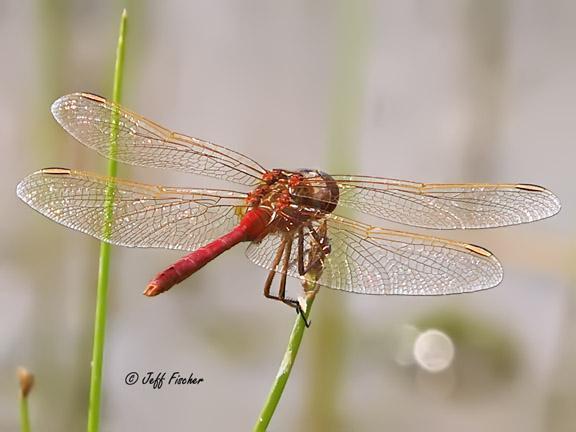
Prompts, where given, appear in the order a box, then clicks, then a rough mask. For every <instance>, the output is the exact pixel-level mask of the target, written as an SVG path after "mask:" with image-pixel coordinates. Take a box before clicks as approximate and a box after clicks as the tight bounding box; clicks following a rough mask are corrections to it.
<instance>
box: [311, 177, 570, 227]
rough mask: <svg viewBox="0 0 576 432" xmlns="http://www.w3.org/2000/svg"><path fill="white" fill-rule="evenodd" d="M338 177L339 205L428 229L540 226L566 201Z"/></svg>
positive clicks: (521, 188)
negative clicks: (537, 222) (528, 223)
mask: <svg viewBox="0 0 576 432" xmlns="http://www.w3.org/2000/svg"><path fill="white" fill-rule="evenodd" d="M332 177H333V179H334V180H335V181H336V183H337V185H338V188H339V191H340V197H339V200H338V204H339V205H341V206H343V207H349V208H352V209H355V210H358V211H361V212H363V213H366V214H370V215H373V216H377V217H380V218H383V219H386V220H389V221H393V222H398V223H402V224H405V225H412V226H417V227H422V228H432V229H469V228H493V227H500V226H507V225H516V224H521V223H527V222H533V221H537V220H540V219H544V218H547V217H550V216H553V215H554V214H556V213H558V211H559V210H560V200H559V199H558V198H557V197H556V196H555V195H554V194H553V193H552V192H550V191H549V190H547V189H545V188H543V187H541V186H536V185H530V184H474V183H470V184H426V183H415V182H408V181H401V180H393V179H382V178H376V177H353V176H332ZM318 181H319V182H325V180H323V179H320V180H318Z"/></svg>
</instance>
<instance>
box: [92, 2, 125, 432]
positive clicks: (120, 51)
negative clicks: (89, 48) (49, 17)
mask: <svg viewBox="0 0 576 432" xmlns="http://www.w3.org/2000/svg"><path fill="white" fill-rule="evenodd" d="M126 21H127V14H126V10H124V11H123V12H122V18H121V20H120V31H119V36H118V45H117V48H116V64H115V67H114V87H113V90H112V100H113V101H114V102H116V103H120V101H121V95H122V81H123V75H124V47H125V44H124V41H125V37H126ZM112 121H113V125H116V127H113V128H112V133H111V136H110V152H111V153H114V152H115V149H116V146H117V144H116V141H117V135H118V128H117V124H118V113H113V115H112ZM117 170H118V168H117V163H116V161H114V160H112V159H110V160H109V162H108V175H109V176H110V177H115V176H116V172H117ZM113 200H114V188H113V185H111V186H110V187H109V188H108V190H107V191H106V209H105V217H104V221H105V222H104V227H103V229H104V234H105V236H109V235H110V230H111V226H112V223H111V221H112V216H113V215H112V212H113V207H112V202H113ZM109 274H110V245H109V244H108V243H105V242H102V243H101V244H100V261H99V268H98V288H97V293H96V314H95V318H94V345H93V349H92V369H91V377H90V402H89V408H88V432H97V431H98V430H99V425H100V402H101V393H102V363H103V357H104V338H105V333H106V311H107V305H108V279H109Z"/></svg>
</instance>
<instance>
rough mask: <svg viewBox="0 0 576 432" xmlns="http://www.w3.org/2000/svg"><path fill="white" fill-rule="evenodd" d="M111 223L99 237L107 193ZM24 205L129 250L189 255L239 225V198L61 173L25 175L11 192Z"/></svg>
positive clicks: (241, 202)
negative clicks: (176, 251) (177, 251)
mask: <svg viewBox="0 0 576 432" xmlns="http://www.w3.org/2000/svg"><path fill="white" fill-rule="evenodd" d="M108 188H112V191H113V196H114V198H113V202H112V211H113V213H112V214H113V216H112V223H111V225H110V226H109V232H110V235H109V238H107V239H105V238H104V237H105V236H104V222H105V206H106V202H107V201H106V196H107V195H106V194H107V189H108ZM17 194H18V196H19V197H20V199H22V200H23V201H24V202H25V203H26V204H28V205H29V206H30V207H32V208H34V209H35V210H37V211H39V212H40V213H42V214H43V215H45V216H47V217H48V218H50V219H52V220H54V221H56V222H58V223H61V224H62V225H65V226H67V227H69V228H73V229H75V230H77V231H81V232H83V233H86V234H89V235H91V236H93V237H96V238H97V239H100V240H106V241H107V242H109V243H112V244H116V245H122V246H129V247H154V248H167V249H180V250H194V249H196V248H198V247H199V246H202V245H203V244H205V243H207V242H209V241H211V240H213V239H215V238H217V237H219V236H221V235H223V234H225V233H227V232H229V231H230V230H231V229H232V228H233V227H234V226H235V225H236V224H237V223H238V222H239V220H240V216H239V214H241V211H240V212H239V210H242V208H243V206H244V199H245V194H242V193H238V192H227V191H212V190H195V189H185V188H182V189H180V188H169V187H163V186H152V185H146V184H142V183H136V182H129V181H125V180H120V179H111V178H108V177H101V176H98V175H96V174H90V173H86V172H82V171H74V170H69V169H65V168H48V169H44V170H41V171H38V172H35V173H34V174H31V175H29V176H28V177H26V178H25V179H24V180H22V181H21V182H20V183H19V184H18V187H17Z"/></svg>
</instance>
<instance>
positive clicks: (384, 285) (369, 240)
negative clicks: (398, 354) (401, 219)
mask: <svg viewBox="0 0 576 432" xmlns="http://www.w3.org/2000/svg"><path fill="white" fill-rule="evenodd" d="M315 225H316V228H315V229H318V226H317V224H315ZM282 235H285V234H279V233H276V234H272V235H269V236H267V237H265V238H264V239H263V240H262V241H261V242H260V243H252V244H251V245H250V246H249V247H248V250H247V255H248V258H249V259H250V260H252V261H253V262H254V263H256V264H258V265H261V266H263V267H265V268H268V269H271V268H272V260H273V257H274V254H275V252H276V250H277V248H278V246H279V245H280V241H281V237H282ZM327 236H328V241H329V244H330V246H331V252H330V253H329V254H328V255H327V256H326V257H325V259H324V260H323V270H322V273H321V276H320V278H319V280H318V283H319V284H320V285H322V286H326V287H329V288H333V289H337V290H343V291H350V292H355V293H360V294H389V295H392V294H396V295H442V294H457V293H464V292H472V291H478V290H483V289H487V288H491V287H494V286H496V285H498V284H499V283H500V281H501V280H502V267H501V265H500V263H499V262H498V260H497V259H496V258H495V257H494V255H492V253H490V252H489V251H487V250H486V249H483V248H481V247H478V246H474V245H470V244H466V243H459V242H455V241H450V240H444V239H439V238H434V237H428V236H420V235H417V234H410V233H405V232H400V231H392V230H385V229H381V228H375V227H370V226H367V225H363V224H359V223H357V222H353V221H351V220H349V219H345V218H341V217H337V216H329V217H328V218H327ZM314 248H316V249H317V247H316V246H315V240H314V238H313V236H311V235H310V232H309V230H306V232H305V248H304V251H305V257H304V259H305V260H306V261H307V260H308V255H309V253H310V251H311V250H313V249H314ZM289 263H290V265H289V267H288V269H287V273H288V274H289V275H290V276H294V277H300V278H301V276H300V275H299V272H298V246H297V241H296V239H295V240H294V242H293V244H292V251H291V255H290V260H289ZM278 271H280V272H282V269H281V268H280V269H278Z"/></svg>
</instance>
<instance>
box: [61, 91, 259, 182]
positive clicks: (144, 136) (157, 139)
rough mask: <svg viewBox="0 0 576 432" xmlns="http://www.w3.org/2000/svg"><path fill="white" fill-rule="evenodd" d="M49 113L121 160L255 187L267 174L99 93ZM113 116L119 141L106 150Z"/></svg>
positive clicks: (73, 98)
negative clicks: (116, 120)
mask: <svg viewBox="0 0 576 432" xmlns="http://www.w3.org/2000/svg"><path fill="white" fill-rule="evenodd" d="M52 114H53V115H54V117H55V118H56V120H57V121H58V123H60V125H62V127H63V128H64V129H65V130H66V131H67V132H68V133H70V135H72V136H73V137H74V138H76V139H77V140H78V141H80V142H81V143H82V144H84V145H86V146H88V147H90V148H91V149H94V150H96V151H97V152H98V153H100V154H101V155H102V156H104V157H107V158H112V159H115V160H117V161H119V162H123V163H127V164H131V165H139V166H145V167H155V168H172V169H175V170H179V171H183V172H187V173H193V174H201V175H206V176H211V177H216V178H220V179H224V180H228V181H231V182H235V183H240V184H244V185H256V184H258V183H259V182H260V178H261V175H262V174H263V173H264V172H265V170H264V168H262V167H261V166H260V165H259V164H258V163H256V162H254V161H253V160H252V159H250V158H248V157H246V156H244V155H242V154H240V153H238V152H235V151H232V150H229V149H226V148H224V147H221V146H218V145H216V144H212V143H209V142H207V141H203V140H200V139H198V138H191V137H188V136H185V135H182V134H179V133H175V132H172V131H170V130H168V129H166V128H164V127H162V126H160V125H157V124H156V123H154V122H152V121H150V120H147V119H145V118H144V117H142V116H140V115H138V114H136V113H133V112H131V111H129V110H127V109H125V108H123V107H121V106H119V105H116V104H114V103H113V102H110V101H107V100H106V99H103V98H101V97H100V96H96V95H92V94H89V93H74V94H70V95H67V96H63V97H61V98H60V99H58V100H57V101H56V102H54V104H53V105H52ZM113 115H118V125H117V128H118V134H117V135H118V138H117V140H118V144H117V149H116V151H115V152H114V153H113V154H111V152H110V138H111V134H112V129H113V122H112V118H113Z"/></svg>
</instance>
